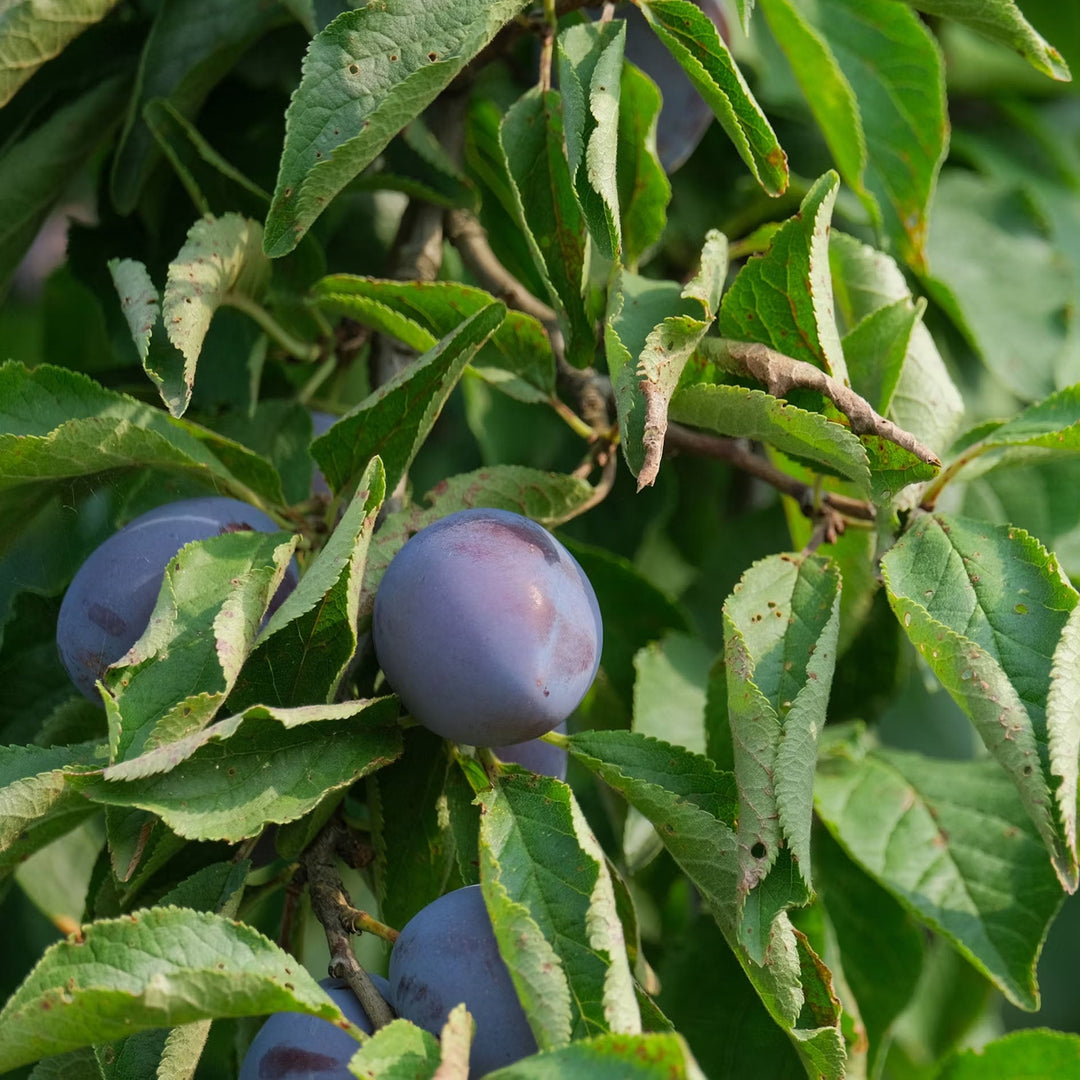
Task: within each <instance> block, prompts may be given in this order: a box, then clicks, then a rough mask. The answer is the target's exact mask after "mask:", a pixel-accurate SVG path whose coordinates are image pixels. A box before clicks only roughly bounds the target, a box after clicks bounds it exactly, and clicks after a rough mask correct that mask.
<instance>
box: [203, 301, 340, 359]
mask: <svg viewBox="0 0 1080 1080" xmlns="http://www.w3.org/2000/svg"><path fill="white" fill-rule="evenodd" d="M222 302H223V303H225V304H228V305H229V306H230V307H234V308H236V309H237V311H242V312H243V313H244V314H245V315H246V316H247V317H248V318H249V319H251V320H252V321H253V322H255V323H257V324H258V326H259V328H260V329H261V330H262V331H263V332H264V333H265V334H266V335H267V336H268V337H270V338H272V339H273V340H274V341H275V342H277V344H278V345H280V346H281V347H282V348H283V349H284V350H285V351H286V352H287V353H288V354H289V355H290V356H295V357H296V358H297V359H298V360H306V361H308V363H314V362H315V361H316V360H318V359H319V357H320V356H322V350H321V349H320V348H319V346H318V345H316V344H315V343H314V342H310V341H301V340H300V338H298V337H295V336H294V335H292V334H290V333H289V331H288V330H286V329H285V327H284V326H282V325H281V323H279V322H278V321H277V319H275V318H274V317H273V315H271V314H270V312H269V311H267V310H266V308H264V307H263V306H262V304H259V303H257V302H256V301H254V300H252V299H251V297H250V296H244V294H243V293H239V292H230V293H226V294H225V296H224V297H222Z"/></svg>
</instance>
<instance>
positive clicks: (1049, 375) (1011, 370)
mask: <svg viewBox="0 0 1080 1080" xmlns="http://www.w3.org/2000/svg"><path fill="white" fill-rule="evenodd" d="M933 221H934V227H933V229H932V230H931V233H930V242H929V245H928V249H927V254H928V257H929V262H930V270H929V273H930V276H929V277H927V278H926V279H925V283H926V287H927V289H928V290H929V291H930V294H931V295H932V296H933V298H934V299H935V300H936V301H937V302H938V303H939V304H941V306H942V307H943V308H944V309H945V311H946V312H947V313H948V315H949V317H950V318H951V319H952V320H953V321H954V322H955V323H956V325H957V327H958V328H959V329H960V331H961V332H962V333H963V334H964V336H965V337H966V338H967V339H968V341H970V342H971V344H972V346H973V347H974V348H975V350H976V351H977V352H978V353H979V355H980V356H981V357H982V359H983V362H984V363H985V364H986V366H987V367H988V368H989V369H990V371H991V372H992V373H993V374H994V375H995V376H996V377H997V379H999V380H1000V381H1001V382H1002V383H1003V384H1004V385H1005V386H1007V387H1008V388H1009V389H1010V390H1011V391H1012V392H1013V393H1014V394H1016V395H1018V396H1019V397H1020V398H1022V399H1023V400H1025V401H1037V400H1039V399H1041V398H1044V397H1046V396H1047V395H1048V394H1049V393H1051V392H1052V391H1053V390H1054V389H1055V382H1056V380H1055V374H1056V371H1057V369H1058V368H1059V367H1060V366H1061V359H1062V356H1063V354H1064V352H1065V350H1066V349H1067V348H1069V347H1071V346H1070V345H1069V327H1068V318H1067V315H1066V309H1067V307H1068V306H1069V305H1070V304H1071V303H1072V298H1073V296H1074V294H1075V291H1076V286H1075V284H1074V282H1073V280H1072V273H1071V272H1070V268H1069V267H1068V266H1064V265H1062V260H1061V257H1060V256H1059V255H1058V253H1057V252H1056V251H1055V249H1054V248H1053V247H1052V246H1051V244H1050V243H1049V242H1048V241H1047V240H1046V239H1045V237H1044V236H1043V233H1042V229H1041V228H1040V226H1039V224H1038V222H1037V220H1036V219H1035V218H1034V217H1033V214H1032V211H1031V207H1030V204H1029V203H1028V201H1027V199H1026V198H1025V197H1024V196H1023V195H1022V194H1021V193H1020V192H1018V191H1016V190H1015V189H1014V188H1012V187H1011V186H1008V185H1005V184H1002V183H1000V182H998V181H994V180H991V179H987V178H985V177H980V176H976V175H974V174H972V173H968V172H962V171H960V170H957V169H950V170H947V171H946V172H945V173H944V174H943V175H942V177H941V182H940V183H939V184H938V190H937V196H936V198H935V199H934V218H933Z"/></svg>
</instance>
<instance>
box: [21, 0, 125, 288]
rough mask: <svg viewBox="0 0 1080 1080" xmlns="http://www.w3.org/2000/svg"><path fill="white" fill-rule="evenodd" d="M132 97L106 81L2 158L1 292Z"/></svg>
mask: <svg viewBox="0 0 1080 1080" xmlns="http://www.w3.org/2000/svg"><path fill="white" fill-rule="evenodd" d="M20 6H21V5H20ZM9 7H10V5H5V14H6V9H8V8H9ZM126 93H127V80H126V79H124V78H122V77H119V76H117V77H115V78H111V79H106V80H105V81H104V82H101V83H99V84H98V85H97V86H95V87H94V88H93V89H92V90H89V91H88V92H87V93H85V94H83V95H82V96H81V97H77V98H75V99H74V100H72V101H69V102H68V103H66V104H64V105H62V106H61V107H60V108H58V109H57V110H56V111H55V112H54V113H52V115H51V116H49V118H48V119H47V120H45V122H44V123H42V124H41V126H40V127H37V128H35V129H34V130H33V131H31V132H30V133H29V134H27V135H25V136H24V137H23V138H22V139H20V140H19V141H18V142H16V143H14V145H11V146H8V147H6V148H5V152H4V154H3V156H2V157H0V222H2V225H0V291H2V290H6V288H7V285H8V282H9V281H10V280H11V275H12V274H13V273H14V271H15V268H16V267H17V266H18V265H19V262H20V261H21V260H22V257H23V255H25V254H26V250H27V248H29V247H30V245H31V243H33V240H34V237H35V236H36V235H37V233H38V230H39V229H40V228H41V226H42V224H43V223H44V221H45V218H46V217H47V216H48V214H49V211H50V210H51V209H52V207H53V204H54V203H55V202H56V201H57V200H58V199H59V198H60V197H61V196H62V195H63V194H64V192H65V191H66V190H67V189H68V187H69V186H70V184H71V178H72V176H73V175H75V174H77V173H78V172H79V171H80V170H81V169H82V168H83V167H84V165H85V164H86V162H87V161H88V160H89V159H90V158H91V157H92V155H93V154H94V153H95V152H96V151H97V149H98V147H99V146H100V145H101V144H102V143H103V142H105V141H106V140H107V139H108V138H109V136H110V135H111V134H112V132H113V130H114V128H115V126H116V117H117V111H118V110H119V109H120V108H121V107H122V106H123V102H124V100H125V97H126Z"/></svg>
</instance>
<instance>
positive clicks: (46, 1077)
mask: <svg viewBox="0 0 1080 1080" xmlns="http://www.w3.org/2000/svg"><path fill="white" fill-rule="evenodd" d="M30 1080H105V1077H104V1075H103V1074H102V1072H101V1066H100V1065H99V1064H98V1060H97V1058H96V1057H95V1056H94V1051H93V1050H92V1049H91V1048H90V1047H89V1046H87V1047H81V1048H80V1049H78V1050H72V1051H71V1052H70V1053H67V1054H60V1055H58V1056H57V1057H47V1058H44V1059H43V1060H41V1061H39V1062H38V1063H37V1065H35V1066H34V1071H33V1072H32V1073H31V1074H30Z"/></svg>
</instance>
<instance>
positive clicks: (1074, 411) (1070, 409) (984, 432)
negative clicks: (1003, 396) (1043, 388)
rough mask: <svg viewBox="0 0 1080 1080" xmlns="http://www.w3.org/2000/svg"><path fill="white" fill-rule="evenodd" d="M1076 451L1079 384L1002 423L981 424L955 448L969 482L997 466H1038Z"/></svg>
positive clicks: (1078, 447) (1079, 447) (1079, 446)
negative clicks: (1045, 461)
mask: <svg viewBox="0 0 1080 1080" xmlns="http://www.w3.org/2000/svg"><path fill="white" fill-rule="evenodd" d="M1078 451H1080V385H1078V386H1068V387H1066V388H1065V389H1064V390H1058V391H1057V392H1056V393H1053V394H1051V395H1050V396H1049V397H1047V398H1044V399H1043V400H1042V401H1040V402H1038V403H1037V404H1035V405H1029V406H1028V407H1027V408H1026V409H1024V410H1023V411H1021V412H1020V413H1019V414H1018V415H1016V416H1014V417H1013V418H1012V419H1011V420H1007V421H1005V422H1004V423H1001V422H993V421H987V422H984V423H983V424H980V425H978V427H976V428H975V429H973V430H972V431H970V432H968V433H967V434H965V435H962V436H961V437H960V438H959V439H958V440H957V444H956V446H955V447H954V453H955V454H957V455H958V457H957V462H956V464H961V463H964V479H965V480H969V481H970V480H971V479H974V477H976V476H981V475H983V474H985V473H988V472H990V471H991V470H993V469H996V468H998V467H999V466H1008V465H1030V464H1038V463H1040V462H1041V461H1044V460H1046V459H1047V458H1051V457H1056V456H1058V455H1059V454H1075V453H1077V452H1078ZM969 462H971V463H970V464H969Z"/></svg>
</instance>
